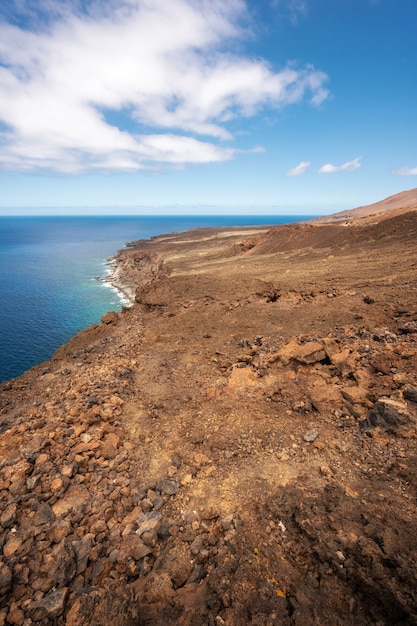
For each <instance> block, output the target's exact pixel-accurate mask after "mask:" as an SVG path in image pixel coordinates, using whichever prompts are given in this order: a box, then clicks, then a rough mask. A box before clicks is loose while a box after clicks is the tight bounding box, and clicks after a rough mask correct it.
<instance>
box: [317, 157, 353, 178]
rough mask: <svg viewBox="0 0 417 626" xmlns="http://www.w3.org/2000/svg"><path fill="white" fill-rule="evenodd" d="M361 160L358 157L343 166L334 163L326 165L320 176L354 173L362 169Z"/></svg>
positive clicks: (320, 170)
mask: <svg viewBox="0 0 417 626" xmlns="http://www.w3.org/2000/svg"><path fill="white" fill-rule="evenodd" d="M361 158H362V157H357V158H356V159H353V161H348V162H347V163H343V164H342V165H333V164H332V163H326V164H325V165H323V166H322V167H321V168H320V169H319V174H334V173H335V172H354V171H355V170H358V169H359V168H361V167H362V164H361Z"/></svg>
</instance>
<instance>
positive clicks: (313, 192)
mask: <svg viewBox="0 0 417 626" xmlns="http://www.w3.org/2000/svg"><path fill="white" fill-rule="evenodd" d="M416 24H417V2H416V0H257V1H256V2H255V1H253V0H247V1H246V2H245V1H244V0H228V2H224V0H61V1H59V0H2V3H1V5H0V213H3V214H6V213H14V214H18V213H22V212H26V213H31V212H34V213H35V212H39V211H44V212H47V211H49V212H57V213H71V212H74V213H94V212H97V213H103V212H107V213H108V212H112V213H121V214H122V213H123V214H126V213H161V214H162V213H198V212H201V213H222V212H223V213H226V212H227V213H264V214H268V213H283V214H289V213H295V214H325V213H333V212H336V211H340V210H344V209H348V208H353V207H356V206H359V205H363V204H368V203H372V202H375V201H377V200H380V199H383V198H384V197H386V196H389V195H391V194H394V193H397V192H399V191H403V190H404V189H410V188H414V187H417V114H416V110H417V43H416V36H415V29H416Z"/></svg>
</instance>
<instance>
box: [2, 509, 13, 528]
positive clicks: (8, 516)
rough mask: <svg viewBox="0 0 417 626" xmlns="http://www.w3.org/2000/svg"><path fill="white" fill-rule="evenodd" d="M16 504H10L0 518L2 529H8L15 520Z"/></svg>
mask: <svg viewBox="0 0 417 626" xmlns="http://www.w3.org/2000/svg"><path fill="white" fill-rule="evenodd" d="M16 510H17V506H16V504H10V505H9V506H8V507H7V509H6V510H5V511H3V513H2V515H1V517H0V524H1V525H2V527H3V528H9V526H11V525H12V524H13V523H14V522H15V520H16Z"/></svg>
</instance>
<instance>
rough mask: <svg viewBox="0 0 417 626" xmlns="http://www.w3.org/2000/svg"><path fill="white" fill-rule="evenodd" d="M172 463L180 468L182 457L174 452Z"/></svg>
mask: <svg viewBox="0 0 417 626" xmlns="http://www.w3.org/2000/svg"><path fill="white" fill-rule="evenodd" d="M172 465H173V466H174V467H176V468H177V469H179V468H180V467H181V465H182V458H181V457H180V456H179V455H178V454H174V456H173V457H172Z"/></svg>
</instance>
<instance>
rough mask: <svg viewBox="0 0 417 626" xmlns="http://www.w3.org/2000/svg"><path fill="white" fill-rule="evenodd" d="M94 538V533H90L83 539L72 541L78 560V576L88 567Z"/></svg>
mask: <svg viewBox="0 0 417 626" xmlns="http://www.w3.org/2000/svg"><path fill="white" fill-rule="evenodd" d="M93 538H94V535H93V534H91V533H88V534H87V535H85V536H84V537H83V538H82V539H81V541H73V542H72V547H73V550H74V553H75V558H76V561H77V571H76V576H78V574H82V573H83V572H84V571H85V569H86V568H87V563H88V559H89V558H90V553H91V548H92V545H93V543H92V540H93Z"/></svg>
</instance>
